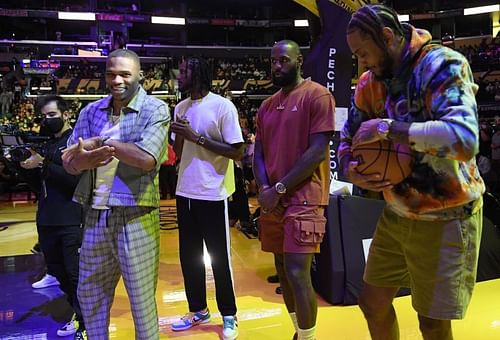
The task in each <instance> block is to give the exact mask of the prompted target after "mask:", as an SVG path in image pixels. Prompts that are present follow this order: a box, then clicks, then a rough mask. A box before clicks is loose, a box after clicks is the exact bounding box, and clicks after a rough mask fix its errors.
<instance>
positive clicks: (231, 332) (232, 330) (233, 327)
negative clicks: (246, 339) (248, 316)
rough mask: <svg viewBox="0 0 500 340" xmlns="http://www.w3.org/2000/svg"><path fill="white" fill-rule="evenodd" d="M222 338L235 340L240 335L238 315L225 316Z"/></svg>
mask: <svg viewBox="0 0 500 340" xmlns="http://www.w3.org/2000/svg"><path fill="white" fill-rule="evenodd" d="M222 320H223V325H222V338H223V339H224V340H233V339H236V338H237V337H238V319H237V318H236V316H223V317H222Z"/></svg>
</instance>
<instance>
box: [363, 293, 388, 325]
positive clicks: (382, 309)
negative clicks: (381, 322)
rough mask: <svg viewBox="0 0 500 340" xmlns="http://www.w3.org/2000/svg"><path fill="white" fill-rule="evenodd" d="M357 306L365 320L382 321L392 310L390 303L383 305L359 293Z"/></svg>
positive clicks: (375, 299) (371, 297)
mask: <svg viewBox="0 0 500 340" xmlns="http://www.w3.org/2000/svg"><path fill="white" fill-rule="evenodd" d="M358 305H359V308H360V309H361V311H362V312H363V314H364V316H365V318H366V319H371V320H373V319H383V318H384V317H385V315H386V314H387V312H388V311H389V310H390V309H391V308H392V304H391V303H388V304H387V303H385V302H384V303H383V302H382V301H380V300H379V299H377V298H375V297H373V296H369V295H367V294H363V293H361V294H360V296H359V298H358Z"/></svg>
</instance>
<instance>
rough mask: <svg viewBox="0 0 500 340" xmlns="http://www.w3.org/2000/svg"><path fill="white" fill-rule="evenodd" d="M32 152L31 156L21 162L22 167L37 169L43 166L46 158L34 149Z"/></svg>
mask: <svg viewBox="0 0 500 340" xmlns="http://www.w3.org/2000/svg"><path fill="white" fill-rule="evenodd" d="M30 152H31V157H30V158H28V159H27V160H25V161H22V162H20V163H19V165H21V167H22V168H24V169H35V168H39V167H41V166H42V164H43V160H44V158H43V157H42V156H41V155H40V154H39V153H38V152H36V151H35V150H33V149H30Z"/></svg>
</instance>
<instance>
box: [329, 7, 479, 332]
mask: <svg viewBox="0 0 500 340" xmlns="http://www.w3.org/2000/svg"><path fill="white" fill-rule="evenodd" d="M430 41H431V35H430V34H429V32H427V31H424V30H419V29H415V28H414V27H412V26H410V25H407V24H401V23H400V22H399V21H398V18H397V14H396V13H395V12H394V10H392V9H391V8H388V7H385V6H383V5H367V6H364V7H362V8H361V9H359V10H358V11H357V12H356V13H354V15H353V17H352V19H351V21H350V23H349V25H348V28H347V42H348V44H349V47H350V49H351V50H352V52H353V53H354V55H355V56H356V57H357V58H358V62H359V63H360V65H361V66H363V67H365V68H366V69H367V71H366V72H364V73H363V74H362V75H361V77H360V79H359V82H358V84H357V87H356V91H355V94H354V99H353V105H352V108H351V110H350V112H349V116H348V120H347V122H346V123H345V126H344V128H343V131H342V138H341V139H342V140H341V144H340V147H339V157H340V162H341V169H342V170H343V172H344V174H345V176H346V177H347V178H348V179H349V180H350V181H351V182H352V183H354V184H355V185H357V186H359V187H361V188H364V189H367V190H371V191H378V192H382V193H383V195H384V199H385V201H386V202H387V205H386V208H385V209H384V211H383V213H382V216H381V217H380V219H379V222H378V224H377V229H376V232H375V235H374V238H373V241H372V244H371V248H370V253H369V256H368V260H367V264H366V268H365V274H364V281H365V285H364V288H363V290H362V292H361V294H360V298H359V305H360V307H361V309H362V311H363V313H364V315H365V318H366V320H367V322H368V327H369V330H370V333H371V335H372V338H373V339H398V338H399V335H398V333H399V330H398V326H397V319H396V314H395V312H394V308H393V306H392V300H393V298H394V296H395V294H396V292H397V291H398V289H399V287H410V288H411V292H412V304H413V307H414V309H415V310H416V311H417V313H418V318H419V322H420V330H421V331H422V333H423V335H424V338H425V339H440V340H443V339H452V338H453V337H452V332H451V321H450V320H452V319H461V318H463V317H464V315H465V312H466V309H467V306H468V304H469V301H470V297H471V294H472V290H473V287H474V282H475V277H476V268H477V257H478V251H479V243H480V237H481V227H482V194H483V192H484V183H483V180H482V179H481V177H480V175H479V171H478V169H477V167H476V164H475V160H474V156H475V154H476V153H477V152H478V148H479V141H478V134H479V129H478V117H477V105H476V101H475V98H474V95H475V93H476V91H477V86H476V85H475V84H474V80H473V77H472V72H471V69H470V67H469V64H468V63H467V60H466V58H465V57H464V56H462V55H461V54H460V53H458V52H456V51H453V50H451V49H449V48H446V47H443V46H439V45H435V44H431V43H430ZM383 139H388V140H391V141H393V142H395V143H399V144H406V145H408V146H409V147H410V148H411V150H412V152H413V153H414V161H413V164H412V170H411V174H410V175H409V176H408V177H407V178H406V179H405V180H404V181H403V182H401V183H399V184H397V185H391V184H390V183H389V182H388V181H383V180H381V177H380V175H379V174H375V175H361V174H359V173H358V172H357V171H356V166H357V164H358V163H357V161H356V160H355V159H354V158H353V157H352V153H351V150H352V148H353V147H355V146H358V145H361V144H366V143H371V142H374V141H378V140H383Z"/></svg>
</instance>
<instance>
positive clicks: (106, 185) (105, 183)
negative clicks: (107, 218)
mask: <svg viewBox="0 0 500 340" xmlns="http://www.w3.org/2000/svg"><path fill="white" fill-rule="evenodd" d="M101 136H108V137H110V138H111V139H116V140H120V123H119V121H118V122H117V123H115V124H114V125H113V124H112V123H111V122H109V123H107V124H106V125H105V126H104V129H103V130H102V131H101ZM118 163H119V160H118V158H115V157H113V159H112V161H111V162H109V163H108V164H106V165H104V166H100V167H98V168H97V171H96V180H95V187H94V197H93V199H92V208H94V209H109V207H108V199H109V193H110V192H111V186H112V185H113V180H114V179H115V174H116V169H117V168H118Z"/></svg>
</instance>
